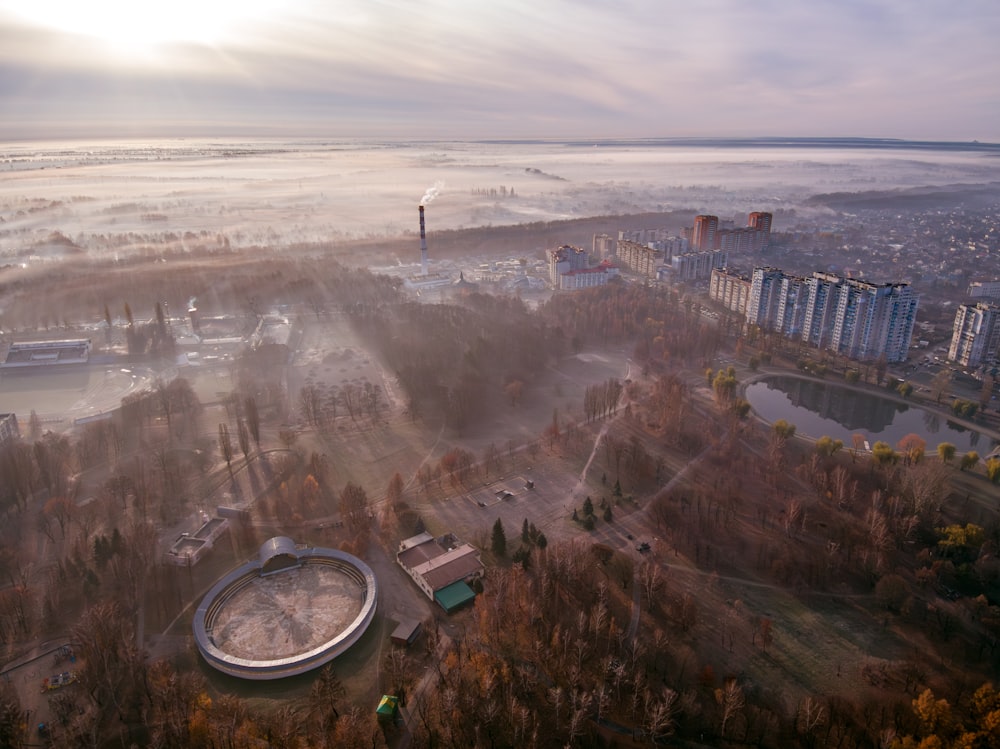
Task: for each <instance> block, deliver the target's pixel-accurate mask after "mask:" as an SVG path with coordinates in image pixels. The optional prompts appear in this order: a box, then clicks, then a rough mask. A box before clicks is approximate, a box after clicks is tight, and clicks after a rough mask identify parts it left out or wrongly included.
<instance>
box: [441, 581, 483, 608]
mask: <svg viewBox="0 0 1000 749" xmlns="http://www.w3.org/2000/svg"><path fill="white" fill-rule="evenodd" d="M475 597H476V594H475V592H474V591H473V590H472V588H470V587H469V586H468V585H466V584H465V582H463V581H462V580H459V581H458V582H457V583H452V584H451V585H447V586H445V587H443V588H441V590H439V591H436V592H435V593H434V600H435V601H437V602H438V603H439V604H441V607H442V608H443V609H444V610H445V611H447V612H448V613H449V614H450V613H451V612H452V611H454V610H455V609H457V608H458V607H459V606H462V605H464V604H466V603H468V602H469V601H471V600H472V599H473V598H475Z"/></svg>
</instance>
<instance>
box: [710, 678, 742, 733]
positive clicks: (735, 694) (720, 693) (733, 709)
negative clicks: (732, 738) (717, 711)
mask: <svg viewBox="0 0 1000 749" xmlns="http://www.w3.org/2000/svg"><path fill="white" fill-rule="evenodd" d="M715 699H716V701H717V702H718V703H719V707H720V708H721V712H722V718H721V725H720V726H719V735H720V736H722V738H725V737H726V726H727V725H728V724H729V723H730V721H732V720H733V719H734V718H735V717H736V716H737V715H739V714H740V713H741V712H742V711H743V706H744V705H745V704H746V698H745V697H744V696H743V688H742V687H741V686H740V685H739V684H737V683H736V679H727V680H726V683H725V685H724V686H723V687H722V689H717V690H715Z"/></svg>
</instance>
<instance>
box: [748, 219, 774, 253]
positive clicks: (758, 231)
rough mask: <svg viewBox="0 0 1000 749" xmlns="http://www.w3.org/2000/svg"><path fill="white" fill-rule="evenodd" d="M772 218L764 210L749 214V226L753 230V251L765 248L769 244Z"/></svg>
mask: <svg viewBox="0 0 1000 749" xmlns="http://www.w3.org/2000/svg"><path fill="white" fill-rule="evenodd" d="M772 218H773V216H772V215H771V214H770V213H767V212H766V211H754V212H753V213H751V214H750V224H749V226H750V228H751V229H753V230H754V248H753V250H754V252H760V251H761V250H766V249H767V248H768V246H769V245H770V243H771V220H772Z"/></svg>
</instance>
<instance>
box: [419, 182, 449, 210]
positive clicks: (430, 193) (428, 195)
mask: <svg viewBox="0 0 1000 749" xmlns="http://www.w3.org/2000/svg"><path fill="white" fill-rule="evenodd" d="M443 187H444V182H435V183H434V186H433V187H428V188H427V192H425V193H424V197H422V198H421V199H420V205H427V204H428V203H430V202H431V201H432V200H434V198H436V197H437V196H438V194H439V193H440V192H441V189H442V188H443Z"/></svg>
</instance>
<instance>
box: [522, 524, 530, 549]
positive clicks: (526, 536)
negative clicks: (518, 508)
mask: <svg viewBox="0 0 1000 749" xmlns="http://www.w3.org/2000/svg"><path fill="white" fill-rule="evenodd" d="M521 542H522V543H526V544H530V543H531V531H529V530H528V518H525V519H524V522H523V523H521Z"/></svg>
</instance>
